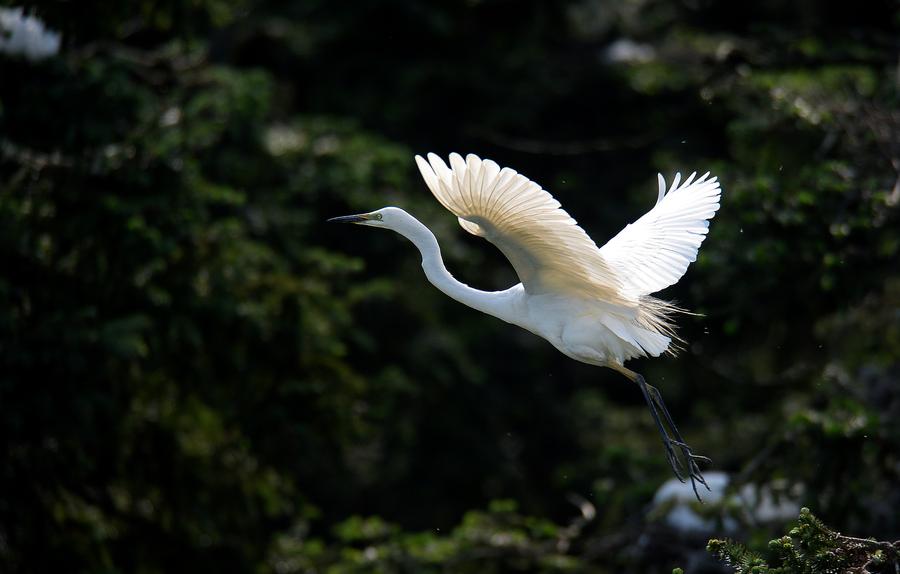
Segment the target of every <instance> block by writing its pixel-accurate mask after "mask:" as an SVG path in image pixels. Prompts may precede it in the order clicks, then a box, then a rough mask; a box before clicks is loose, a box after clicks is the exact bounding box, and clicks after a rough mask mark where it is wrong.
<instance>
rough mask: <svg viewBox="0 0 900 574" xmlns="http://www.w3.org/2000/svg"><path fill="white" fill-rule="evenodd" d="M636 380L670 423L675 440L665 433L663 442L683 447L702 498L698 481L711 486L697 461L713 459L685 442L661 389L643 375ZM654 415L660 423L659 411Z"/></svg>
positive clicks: (695, 489) (690, 472)
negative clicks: (649, 382) (696, 451)
mask: <svg viewBox="0 0 900 574" xmlns="http://www.w3.org/2000/svg"><path fill="white" fill-rule="evenodd" d="M635 382H636V383H637V384H638V386H640V387H641V388H642V389H643V392H644V398H645V399H646V398H648V394H649V397H650V398H652V399H653V400H652V402H653V403H654V404H655V405H656V407H657V409H658V410H659V412H662V414H663V416H664V417H665V419H666V423H668V425H669V428H670V429H672V434H673V435H675V440H672V439H670V438H669V437H668V435H664V438H663V442H666V441H667V440H668V442H669V443H671V444H673V445H675V446H677V447H678V448H680V449H681V455H682V456H683V457H684V460H685V461H686V462H687V466H688V473H687V474H688V477H689V478H690V479H691V486H692V487H693V489H694V495H695V496H696V497H697V500H700V494H699V493H698V492H697V483H698V482H699V483H700V484H702V485H703V486H705V487H706V490H710V488H709V485H708V484H706V479H705V478H703V474H702V473H701V472H700V467H699V466H698V465H697V462H698V461H702V462H706V463H711V462H712V460H710V459H709V458H708V457H705V456H700V455H697V454H694V453H693V451H692V450H691V447H690V446H688V444H687V443H686V442H684V439H683V438H681V433H680V432H678V427H677V426H675V421H673V420H672V415H670V414H669V409H667V408H666V403H664V402H663V398H662V394H660V392H659V389H657V388H656V387H654V386H652V385H648V384H647V382H646V381H645V380H644V377H642V376H641V375H638V376H637V380H636V381H635ZM650 410H651V412H653V411H654V410H655V409H653V408H651V409H650ZM653 416H654V418H655V419H656V420H657V425H659V416H658V415H657V413H656V412H653ZM670 448H671V447H670ZM675 474H676V476H678V478H679V479H680V480H681V482H684V478H683V477H682V476H679V475H678V473H677V472H676V473H675Z"/></svg>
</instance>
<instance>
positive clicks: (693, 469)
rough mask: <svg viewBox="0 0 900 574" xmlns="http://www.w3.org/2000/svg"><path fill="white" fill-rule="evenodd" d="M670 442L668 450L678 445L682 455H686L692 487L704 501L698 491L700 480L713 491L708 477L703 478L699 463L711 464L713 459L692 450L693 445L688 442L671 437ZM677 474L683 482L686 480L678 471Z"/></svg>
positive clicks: (698, 497)
mask: <svg viewBox="0 0 900 574" xmlns="http://www.w3.org/2000/svg"><path fill="white" fill-rule="evenodd" d="M669 442H670V443H671V444H670V445H669V446H668V448H667V450H670V449H671V448H672V446H677V447H678V448H679V449H681V455H682V456H683V457H684V460H685V462H686V463H687V470H688V471H687V476H688V478H690V480H691V487H692V488H693V489H694V496H696V497H697V500H699V501H700V502H703V500H702V499H701V498H700V493H699V492H697V483H698V482H699V483H700V484H702V485H703V486H705V487H706V490H707V491H709V492H712V489H711V488H710V487H709V485H708V484H707V483H706V479H705V478H703V473H702V472H700V466H699V465H698V464H697V463H698V462H703V463H707V464H709V463H712V459H710V458H709V457H707V456H702V455H699V454H694V452H693V450H691V447H690V446H688V444H687V443H684V442H681V441H677V440H671V439H669ZM670 464H671V462H670ZM673 470H674V468H673ZM675 475H676V476H678V479H679V480H681V482H684V481H685V480H684V478H683V477H682V476H681V475H679V474H678V472H676V473H675Z"/></svg>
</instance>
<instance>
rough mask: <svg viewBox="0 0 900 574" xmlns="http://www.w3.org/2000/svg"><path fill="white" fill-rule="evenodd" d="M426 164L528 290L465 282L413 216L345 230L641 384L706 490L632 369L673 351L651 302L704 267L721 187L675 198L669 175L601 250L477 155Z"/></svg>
mask: <svg viewBox="0 0 900 574" xmlns="http://www.w3.org/2000/svg"><path fill="white" fill-rule="evenodd" d="M416 161H417V163H418V165H419V169H420V171H421V172H422V176H423V177H424V179H425V182H426V184H427V185H428V188H429V189H430V190H431V192H432V193H433V194H434V196H435V197H436V198H437V199H438V201H440V202H441V204H442V205H444V207H446V208H447V209H448V210H450V211H451V212H452V213H453V214H454V215H456V216H457V217H458V218H459V223H460V225H461V226H462V227H463V228H464V229H465V230H466V231H468V232H469V233H472V234H474V235H478V236H481V237H484V238H485V239H487V240H488V241H490V242H491V243H493V244H494V245H496V246H497V247H498V248H499V249H500V250H501V251H502V252H503V254H504V255H506V257H507V259H509V261H510V263H511V264H512V265H513V267H514V268H515V270H516V273H517V274H518V276H519V279H520V280H521V283H519V284H517V285H514V286H512V287H510V288H509V289H506V290H504V291H481V290H478V289H473V288H472V287H469V286H468V285H465V284H463V283H461V282H459V281H457V280H456V279H455V278H454V277H453V276H452V275H451V274H450V273H449V272H448V271H447V269H446V267H445V266H444V263H443V260H442V258H441V252H440V247H439V245H438V242H437V239H435V237H434V234H432V233H431V231H430V230H429V229H428V228H427V227H425V225H423V224H422V223H421V222H419V221H418V220H417V219H416V218H414V217H413V216H411V215H410V214H408V213H406V212H405V211H403V210H402V209H399V208H396V207H386V208H383V209H380V210H378V211H374V212H371V213H368V214H362V215H353V216H346V217H338V218H334V219H333V220H334V221H346V222H351V223H360V224H363V225H370V226H374V227H384V228H388V229H392V230H393V231H396V232H397V233H399V234H401V235H403V236H404V237H406V238H407V239H409V240H410V241H411V242H412V243H413V244H415V245H416V247H418V249H419V251H420V252H421V254H422V268H423V270H424V271H425V275H426V277H427V278H428V280H429V281H430V282H431V283H432V284H434V285H435V286H436V287H437V288H438V289H440V290H441V291H443V292H444V293H445V294H446V295H448V296H449V297H451V298H453V299H455V300H457V301H459V302H460V303H463V304H464V305H467V306H469V307H472V308H474V309H477V310H479V311H482V312H484V313H487V314H489V315H493V316H495V317H497V318H499V319H502V320H504V321H506V322H508V323H512V324H514V325H518V326H519V327H522V328H523V329H526V330H528V331H531V332H532V333H534V334H535V335H538V336H540V337H542V338H544V339H546V340H547V341H548V342H550V344H552V345H553V346H554V347H556V348H557V349H558V350H559V351H560V352H562V353H563V354H565V355H566V356H568V357H571V358H572V359H575V360H577V361H581V362H583V363H587V364H590V365H597V366H605V367H610V368H612V369H615V370H617V371H619V372H621V373H623V374H625V375H626V376H628V377H629V378H630V379H631V380H633V381H635V382H637V383H638V384H639V386H640V387H641V391H642V392H643V394H644V397H645V399H646V400H647V403H648V406H649V407H650V410H651V413H652V414H653V417H654V419H655V421H656V423H657V425H658V427H659V430H660V433H661V434H662V436H663V443H664V445H665V446H666V452H667V456H668V459H669V462H670V464H671V465H672V468H673V470H674V471H675V474H676V475H677V476H678V477H679V478H682V474H681V472H680V470H681V467H680V465H679V462H678V460H677V457H676V456H675V454H674V451H673V446H674V447H676V448H679V449H680V450H681V452H682V454H683V456H684V458H685V460H686V463H687V465H688V473H687V474H688V476H689V477H690V478H691V480H692V481H693V480H695V479H696V480H697V481H698V482H700V483H702V484H705V482H704V481H703V478H702V475H700V472H699V469H698V468H697V465H696V462H695V461H696V460H700V459H702V458H703V457H697V456H696V455H693V454H692V452H691V450H690V448H689V447H688V446H687V445H686V444H685V443H684V441H683V440H682V439H681V436H680V435H679V434H678V430H677V428H676V427H675V425H674V423H673V421H672V419H671V417H670V416H669V413H668V411H667V410H666V408H665V405H664V404H663V402H662V398H661V396H660V395H659V392H658V391H657V390H656V389H655V388H653V387H651V386H649V385H647V384H646V383H645V382H644V380H643V378H642V377H641V376H640V375H638V374H636V373H634V372H632V371H630V370H628V369H627V368H625V366H624V363H625V361H627V360H628V359H632V358H635V357H640V356H647V355H649V356H653V357H656V356H659V355H661V354H662V353H664V352H666V351H667V350H669V349H670V346H671V343H672V337H673V336H674V335H673V332H672V326H671V323H670V320H669V319H670V315H671V314H672V313H673V312H674V311H676V308H675V307H673V306H672V305H671V304H669V303H667V302H665V301H662V300H660V299H656V298H654V297H651V296H650V294H651V293H654V292H656V291H659V290H660V289H663V288H665V287H667V286H669V285H671V284H673V283H675V282H676V281H678V279H679V278H680V277H681V276H682V275H683V274H684V272H685V270H686V269H687V267H688V265H689V264H690V262H691V261H694V260H695V259H696V255H697V250H698V248H699V247H700V243H701V242H702V241H703V239H704V238H705V236H706V233H707V230H708V226H709V223H708V220H709V219H710V218H712V217H713V215H714V214H715V212H716V210H717V209H718V207H719V196H720V193H721V190H720V189H719V184H718V182H717V181H716V178H711V179H707V176H708V175H709V174H706V175H704V176H701V177H700V178H699V179H697V180H694V175H691V176H690V177H689V178H688V180H687V181H686V182H685V183H684V184H682V185H681V186H679V183H680V176H676V178H675V181H674V183H673V184H672V186H671V188H669V189H668V191H667V190H666V186H665V182H664V180H663V178H662V176H660V177H659V198H658V200H657V203H656V205H655V206H654V207H653V209H651V210H650V211H649V212H648V213H647V214H645V215H644V216H643V217H641V218H640V219H638V220H637V221H636V222H635V223H633V224H630V225H628V226H626V227H625V229H623V230H622V231H621V232H620V233H619V234H618V235H616V236H615V237H614V238H613V239H611V240H610V241H609V242H608V243H606V244H605V245H604V246H603V247H600V248H598V247H597V245H596V244H595V243H594V242H593V241H592V240H591V238H590V237H588V235H587V233H585V232H584V230H582V229H581V228H580V227H579V226H578V224H577V223H576V222H575V220H574V219H572V218H571V217H570V216H569V215H568V214H567V213H566V212H565V211H564V210H563V209H561V208H560V205H559V202H557V201H556V200H555V199H553V197H552V196H551V195H550V194H549V193H547V192H546V191H544V190H542V189H541V188H540V186H538V185H537V184H535V183H533V182H531V181H530V180H528V179H527V178H525V177H524V176H522V175H519V174H518V173H516V172H515V171H513V170H510V169H508V168H504V169H500V167H499V166H497V164H495V163H494V162H492V161H490V160H485V161H482V160H481V159H479V158H478V157H476V156H474V155H469V156H468V157H466V159H463V158H462V157H461V156H459V155H457V154H451V156H450V166H451V167H448V166H447V165H446V164H445V163H444V162H443V161H442V160H441V159H440V158H438V157H437V156H435V155H433V154H429V156H428V161H426V160H425V159H423V158H421V157H419V156H416ZM660 413H662V414H663V416H664V418H665V421H666V422H667V423H668V424H669V426H670V427H671V428H672V431H673V435H674V437H675V438H674V439H672V438H670V437H669V435H668V434H667V433H666V431H665V429H664V426H663V423H662V421H661V420H660V418H659V414H660ZM695 490H696V488H695Z"/></svg>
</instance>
